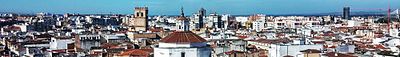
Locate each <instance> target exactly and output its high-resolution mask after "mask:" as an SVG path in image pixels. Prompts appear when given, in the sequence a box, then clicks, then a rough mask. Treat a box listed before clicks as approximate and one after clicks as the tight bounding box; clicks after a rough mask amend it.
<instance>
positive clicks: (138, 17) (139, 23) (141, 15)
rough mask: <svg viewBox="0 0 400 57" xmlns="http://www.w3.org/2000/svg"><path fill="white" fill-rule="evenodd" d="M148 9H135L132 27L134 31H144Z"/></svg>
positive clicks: (146, 26)
mask: <svg viewBox="0 0 400 57" xmlns="http://www.w3.org/2000/svg"><path fill="white" fill-rule="evenodd" d="M147 18H148V9H147V7H135V13H134V19H133V26H134V28H135V31H146V30H147V28H148V25H147Z"/></svg>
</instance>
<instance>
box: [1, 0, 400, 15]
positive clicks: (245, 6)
mask: <svg viewBox="0 0 400 57" xmlns="http://www.w3.org/2000/svg"><path fill="white" fill-rule="evenodd" d="M390 2H391V3H390V4H391V8H393V9H397V8H400V0H390ZM345 4H346V5H347V6H350V7H351V8H352V11H379V10H366V9H380V8H388V7H387V5H388V0H0V12H16V13H37V12H49V13H61V14H62V13H83V14H93V13H118V14H132V13H133V8H134V7H136V6H147V7H149V13H150V15H178V14H179V9H180V7H184V9H185V13H186V14H192V13H195V12H196V11H197V10H199V9H200V8H202V7H203V8H205V9H206V10H207V12H208V13H210V12H217V13H221V14H233V15H246V14H255V13H262V14H311V13H328V12H340V11H341V10H342V7H343V6H345Z"/></svg>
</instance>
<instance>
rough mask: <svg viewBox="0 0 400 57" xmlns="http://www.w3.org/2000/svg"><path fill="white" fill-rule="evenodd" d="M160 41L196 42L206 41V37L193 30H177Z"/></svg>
mask: <svg viewBox="0 0 400 57" xmlns="http://www.w3.org/2000/svg"><path fill="white" fill-rule="evenodd" d="M160 42H164V43H195V42H206V40H205V39H203V38H201V37H200V36H198V35H196V34H194V33H193V32H191V31H176V32H173V33H172V34H170V35H168V36H166V37H165V38H163V39H161V40H160Z"/></svg>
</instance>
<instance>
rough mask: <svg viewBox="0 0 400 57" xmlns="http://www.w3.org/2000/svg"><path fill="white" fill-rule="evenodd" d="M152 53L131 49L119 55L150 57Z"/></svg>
mask: <svg viewBox="0 0 400 57" xmlns="http://www.w3.org/2000/svg"><path fill="white" fill-rule="evenodd" d="M150 53H151V52H148V51H145V50H141V49H131V50H127V51H124V52H121V53H120V54H119V55H120V56H125V55H134V56H149V54H150Z"/></svg>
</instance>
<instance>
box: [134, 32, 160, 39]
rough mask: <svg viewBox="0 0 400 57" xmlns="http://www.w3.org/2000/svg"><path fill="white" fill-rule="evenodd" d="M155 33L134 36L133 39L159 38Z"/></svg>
mask: <svg viewBox="0 0 400 57" xmlns="http://www.w3.org/2000/svg"><path fill="white" fill-rule="evenodd" d="M159 37H160V36H158V35H157V34H155V33H144V34H133V38H159Z"/></svg>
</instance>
